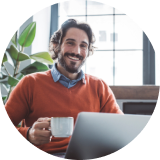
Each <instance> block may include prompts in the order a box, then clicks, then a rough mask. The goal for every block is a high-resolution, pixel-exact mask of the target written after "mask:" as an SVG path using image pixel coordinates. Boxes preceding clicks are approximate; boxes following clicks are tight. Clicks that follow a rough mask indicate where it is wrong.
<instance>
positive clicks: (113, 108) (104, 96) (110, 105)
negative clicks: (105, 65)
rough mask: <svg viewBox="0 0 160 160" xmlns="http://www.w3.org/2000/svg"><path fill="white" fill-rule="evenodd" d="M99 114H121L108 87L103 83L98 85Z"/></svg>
mask: <svg viewBox="0 0 160 160" xmlns="http://www.w3.org/2000/svg"><path fill="white" fill-rule="evenodd" d="M99 98H100V105H101V109H100V112H106V113H118V114H123V112H122V111H121V110H120V108H119V106H118V104H117V102H116V99H115V96H114V94H113V92H112V90H111V89H110V87H109V86H108V85H107V84H106V83H105V82H104V81H103V80H101V81H100V84H99Z"/></svg>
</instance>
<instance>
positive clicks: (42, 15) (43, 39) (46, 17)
mask: <svg viewBox="0 0 160 160" xmlns="http://www.w3.org/2000/svg"><path fill="white" fill-rule="evenodd" d="M50 14H51V6H50V7H47V8H45V9H43V10H41V11H39V12H38V13H36V14H35V15H34V16H33V21H35V22H36V36H35V39H34V41H33V43H32V54H34V53H37V52H43V51H48V48H49V39H50V18H51V16H50Z"/></svg>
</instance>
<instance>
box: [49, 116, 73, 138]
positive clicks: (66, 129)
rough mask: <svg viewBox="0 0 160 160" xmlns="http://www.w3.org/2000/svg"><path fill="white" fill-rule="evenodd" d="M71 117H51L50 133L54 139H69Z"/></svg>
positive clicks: (71, 124) (71, 129)
mask: <svg viewBox="0 0 160 160" xmlns="http://www.w3.org/2000/svg"><path fill="white" fill-rule="evenodd" d="M73 125H74V119H73V117H52V118H51V133H52V136H54V137H69V136H71V135H72V133H73Z"/></svg>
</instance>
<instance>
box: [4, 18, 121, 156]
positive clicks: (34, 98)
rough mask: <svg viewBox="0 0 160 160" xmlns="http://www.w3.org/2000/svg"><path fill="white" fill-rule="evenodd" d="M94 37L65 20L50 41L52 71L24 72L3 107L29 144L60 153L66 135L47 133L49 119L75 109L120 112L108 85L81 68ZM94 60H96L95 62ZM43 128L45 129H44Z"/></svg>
mask: <svg viewBox="0 0 160 160" xmlns="http://www.w3.org/2000/svg"><path fill="white" fill-rule="evenodd" d="M94 42H95V37H94V34H93V32H92V29H91V27H90V26H89V25H88V24H87V23H80V22H78V21H76V20H74V19H69V20H67V21H65V22H64V23H63V24H62V26H61V28H60V29H59V30H58V31H56V32H55V33H54V35H53V36H52V37H51V41H50V51H51V52H52V58H53V59H54V60H55V59H58V61H57V63H54V65H53V67H52V69H51V70H48V71H46V72H39V73H34V74H30V75H27V76H25V77H24V78H23V79H22V80H21V81H20V82H19V83H18V85H17V86H16V87H15V89H14V90H13V91H12V93H11V95H10V97H9V99H8V101H7V103H6V105H5V107H6V110H7V113H8V115H9V117H10V119H11V120H12V122H13V124H14V125H15V126H17V125H18V124H19V123H20V122H21V121H22V120H23V121H24V122H25V125H24V126H22V127H17V129H18V130H19V132H20V133H21V134H22V135H23V136H24V137H25V138H26V139H28V140H29V141H30V142H31V143H32V144H34V145H35V146H37V147H38V148H40V149H41V150H43V151H46V152H48V153H50V154H53V155H55V154H57V153H64V152H65V151H66V149H67V146H68V143H69V140H70V137H69V138H56V137H51V132H50V131H49V130H48V128H49V126H50V123H49V122H48V120H49V119H50V118H51V117H74V122H75V121H76V118H77V115H78V113H80V112H82V111H86V112H106V113H118V114H123V113H122V111H121V110H120V109H119V106H118V105H117V103H116V100H115V97H114V95H113V93H112V91H111V89H110V88H109V86H108V85H107V84H106V83H105V82H104V81H103V80H102V79H99V78H96V77H94V76H91V75H88V74H84V73H83V71H82V70H81V68H82V66H83V64H84V63H85V61H86V59H87V58H88V57H89V56H90V55H91V54H93V51H94V46H93V44H94ZM95 64H96V62H95ZM44 128H46V130H44Z"/></svg>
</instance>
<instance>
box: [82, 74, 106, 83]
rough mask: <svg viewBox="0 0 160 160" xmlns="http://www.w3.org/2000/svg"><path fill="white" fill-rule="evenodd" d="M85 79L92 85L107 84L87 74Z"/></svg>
mask: <svg viewBox="0 0 160 160" xmlns="http://www.w3.org/2000/svg"><path fill="white" fill-rule="evenodd" d="M85 79H86V81H88V82H90V83H92V82H93V83H104V84H106V83H105V82H104V81H103V80H102V79H101V78H98V77H95V76H92V75H89V74H85Z"/></svg>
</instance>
